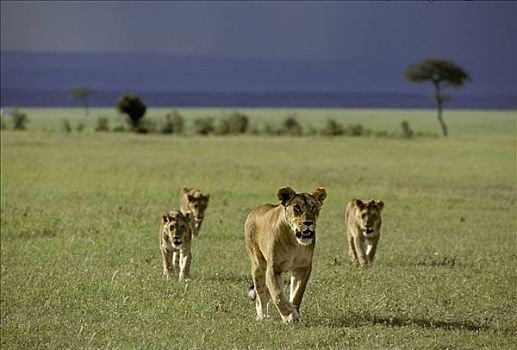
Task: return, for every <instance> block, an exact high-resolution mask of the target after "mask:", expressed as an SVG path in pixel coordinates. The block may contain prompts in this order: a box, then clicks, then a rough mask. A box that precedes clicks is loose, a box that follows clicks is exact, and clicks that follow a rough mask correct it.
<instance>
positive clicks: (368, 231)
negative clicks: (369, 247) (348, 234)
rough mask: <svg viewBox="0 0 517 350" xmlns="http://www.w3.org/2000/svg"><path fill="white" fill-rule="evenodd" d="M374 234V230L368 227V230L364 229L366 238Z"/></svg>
mask: <svg viewBox="0 0 517 350" xmlns="http://www.w3.org/2000/svg"><path fill="white" fill-rule="evenodd" d="M373 232H374V230H373V228H371V227H367V228H365V229H363V234H364V235H365V236H369V235H371V234H372V233H373Z"/></svg>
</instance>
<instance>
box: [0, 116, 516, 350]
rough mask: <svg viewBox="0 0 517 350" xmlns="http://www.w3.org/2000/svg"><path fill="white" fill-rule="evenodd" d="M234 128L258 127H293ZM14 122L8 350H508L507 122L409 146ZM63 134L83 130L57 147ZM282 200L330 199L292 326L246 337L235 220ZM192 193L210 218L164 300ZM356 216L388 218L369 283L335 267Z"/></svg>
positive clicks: (377, 126) (5, 187)
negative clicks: (165, 270)
mask: <svg viewBox="0 0 517 350" xmlns="http://www.w3.org/2000/svg"><path fill="white" fill-rule="evenodd" d="M168 111H170V110H167V109H162V110H159V109H155V110H153V109H151V110H150V111H149V114H150V115H154V116H156V118H158V119H162V118H163V117H164V115H165V114H166V113H167V112H168ZM179 111H180V113H182V115H184V116H185V118H186V119H187V121H188V120H190V119H189V118H194V117H196V116H200V115H206V114H210V115H213V116H215V117H217V116H224V115H226V114H227V113H229V112H231V110H217V109H210V110H202V109H193V110H187V109H185V110H179ZM240 111H243V112H245V113H247V114H248V115H249V116H250V119H251V122H252V123H258V124H260V123H263V122H267V121H271V120H274V119H273V118H283V117H284V116H285V115H287V114H288V113H292V112H293V111H292V110H262V109H257V110H251V109H250V110H243V109H241V110H240ZM23 112H25V113H27V115H28V117H29V120H30V123H29V125H28V130H27V131H10V130H3V131H2V135H1V137H2V145H1V146H2V148H1V158H2V159H1V160H2V164H1V166H2V167H1V195H2V196H1V304H0V305H1V333H0V336H1V347H2V349H28V348H38V349H42V348H51V349H64V348H71V349H78V348H106V349H133V348H142V349H144V348H145V349H162V348H163V349H165V348H180V349H213V348H215V349H232V348H235V349H246V348H252V349H264V348H265V349H279V348H282V349H312V348H336V349H343V348H351V349H384V348H390V349H392V348H394V349H447V348H448V349H482V348H486V349H515V344H517V333H516V332H517V311H516V310H517V293H516V291H517V248H516V247H517V236H516V234H517V219H516V214H515V213H516V199H517V174H516V170H517V164H516V162H517V158H516V148H517V135H516V123H517V116H516V114H515V112H493V111H446V114H445V119H446V121H447V122H448V123H449V129H450V137H449V138H448V139H442V138H416V139H412V140H402V139H389V138H388V139H386V138H375V137H360V138H352V137H336V138H327V137H308V136H305V137H287V136H282V137H271V136H270V137H268V136H227V137H222V136H209V137H202V136H192V135H190V136H166V135H135V134H130V133H95V132H93V131H91V129H89V128H90V126H91V125H92V124H90V123H91V122H92V121H95V118H96V116H99V115H107V116H110V118H119V117H118V116H117V115H116V113H115V112H114V111H112V110H92V112H91V117H89V118H90V119H86V118H85V117H84V115H83V113H84V112H83V110H81V109H63V110H44V109H24V110H23ZM294 112H295V113H296V114H297V115H298V116H299V118H300V120H302V121H303V122H304V123H310V124H312V125H321V124H323V123H324V122H325V119H326V118H328V117H333V118H336V119H337V120H340V121H341V122H342V123H343V124H347V123H355V122H361V123H362V124H363V125H364V126H365V127H368V128H371V129H374V130H393V129H396V128H397V127H398V125H399V124H400V122H401V120H403V119H405V120H408V121H409V122H410V124H411V126H412V127H413V128H414V129H415V130H419V131H420V130H421V131H434V132H438V130H439V129H438V123H437V121H436V118H435V115H434V111H415V110H405V111H402V110H401V111H397V110H341V109H334V110H311V109H303V110H302V109H300V110H295V111H294ZM162 115H163V116H162ZM63 119H69V120H70V121H71V122H72V124H75V123H77V122H79V121H81V122H84V120H89V121H87V122H85V123H86V124H87V129H86V130H85V131H84V132H82V133H76V132H73V133H71V134H66V133H64V132H60V131H59V129H60V125H61V122H62V120H63ZM45 129H46V130H45ZM284 185H291V186H292V187H293V188H295V189H296V190H297V191H311V190H313V189H314V188H315V187H317V186H324V187H325V188H326V189H327V192H328V198H327V199H326V201H325V203H324V205H323V208H322V212H321V216H320V220H319V224H318V225H319V226H318V242H317V245H316V251H315V258H314V265H313V273H312V276H311V280H310V281H309V285H308V288H307V291H306V294H305V298H304V302H303V304H302V308H301V316H302V323H301V324H299V325H296V326H287V325H284V324H282V322H281V320H280V317H279V315H278V313H277V312H276V310H272V316H273V317H272V320H270V321H264V322H257V321H255V310H254V305H253V303H252V302H251V301H249V300H248V299H247V298H246V289H247V287H248V286H249V284H250V282H251V279H250V276H249V262H248V257H247V255H246V251H245V248H244V240H243V236H242V226H243V223H244V220H245V217H246V215H247V213H248V212H249V210H250V209H252V208H253V207H255V206H257V205H259V204H263V203H267V202H276V196H275V194H276V190H277V189H278V188H279V187H281V186H284ZM184 186H196V187H199V188H200V189H201V190H203V191H204V192H207V193H210V194H211V202H210V205H209V208H208V210H207V215H206V218H205V222H204V224H203V228H202V231H201V237H200V239H198V240H196V241H194V245H193V263H192V268H191V273H192V278H191V280H189V281H188V282H185V283H178V282H167V281H165V280H163V279H162V276H161V274H162V269H161V256H160V252H159V248H158V227H159V223H160V212H161V211H162V210H167V209H171V208H175V207H177V206H178V200H177V194H178V192H179V190H180V189H181V188H182V187H184ZM353 197H364V198H367V197H374V198H377V199H382V200H383V201H384V203H385V210H384V214H383V215H384V217H383V229H382V237H381V240H380V243H379V249H378V253H377V257H376V262H375V264H374V266H373V267H372V268H370V269H365V270H360V269H357V268H355V267H353V266H351V265H350V264H349V261H348V256H347V255H346V251H347V246H346V239H345V234H344V217H343V210H344V205H345V203H346V202H347V201H348V200H350V199H352V198H353Z"/></svg>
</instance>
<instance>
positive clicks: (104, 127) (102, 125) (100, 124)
mask: <svg viewBox="0 0 517 350" xmlns="http://www.w3.org/2000/svg"><path fill="white" fill-rule="evenodd" d="M94 130H95V131H110V127H109V119H108V118H106V117H99V118H97V125H96V126H95V129H94Z"/></svg>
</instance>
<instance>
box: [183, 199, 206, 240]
mask: <svg viewBox="0 0 517 350" xmlns="http://www.w3.org/2000/svg"><path fill="white" fill-rule="evenodd" d="M187 198H188V208H189V211H190V212H191V213H192V218H193V221H194V230H195V231H196V233H197V232H199V230H200V229H201V224H202V223H203V218H204V217H205V210H206V208H207V207H208V200H209V199H210V195H204V194H202V193H201V192H199V191H197V190H196V191H192V192H190V193H189V194H188V195H187Z"/></svg>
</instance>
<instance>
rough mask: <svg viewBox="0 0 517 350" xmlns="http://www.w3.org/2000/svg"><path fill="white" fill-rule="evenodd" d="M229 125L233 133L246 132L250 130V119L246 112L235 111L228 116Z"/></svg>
mask: <svg viewBox="0 0 517 350" xmlns="http://www.w3.org/2000/svg"><path fill="white" fill-rule="evenodd" d="M228 125H229V128H230V130H229V132H230V133H231V134H244V133H246V131H247V130H248V125H249V120H248V117H247V116H246V115H245V114H242V113H239V112H234V113H233V114H232V115H231V116H230V118H228Z"/></svg>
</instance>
